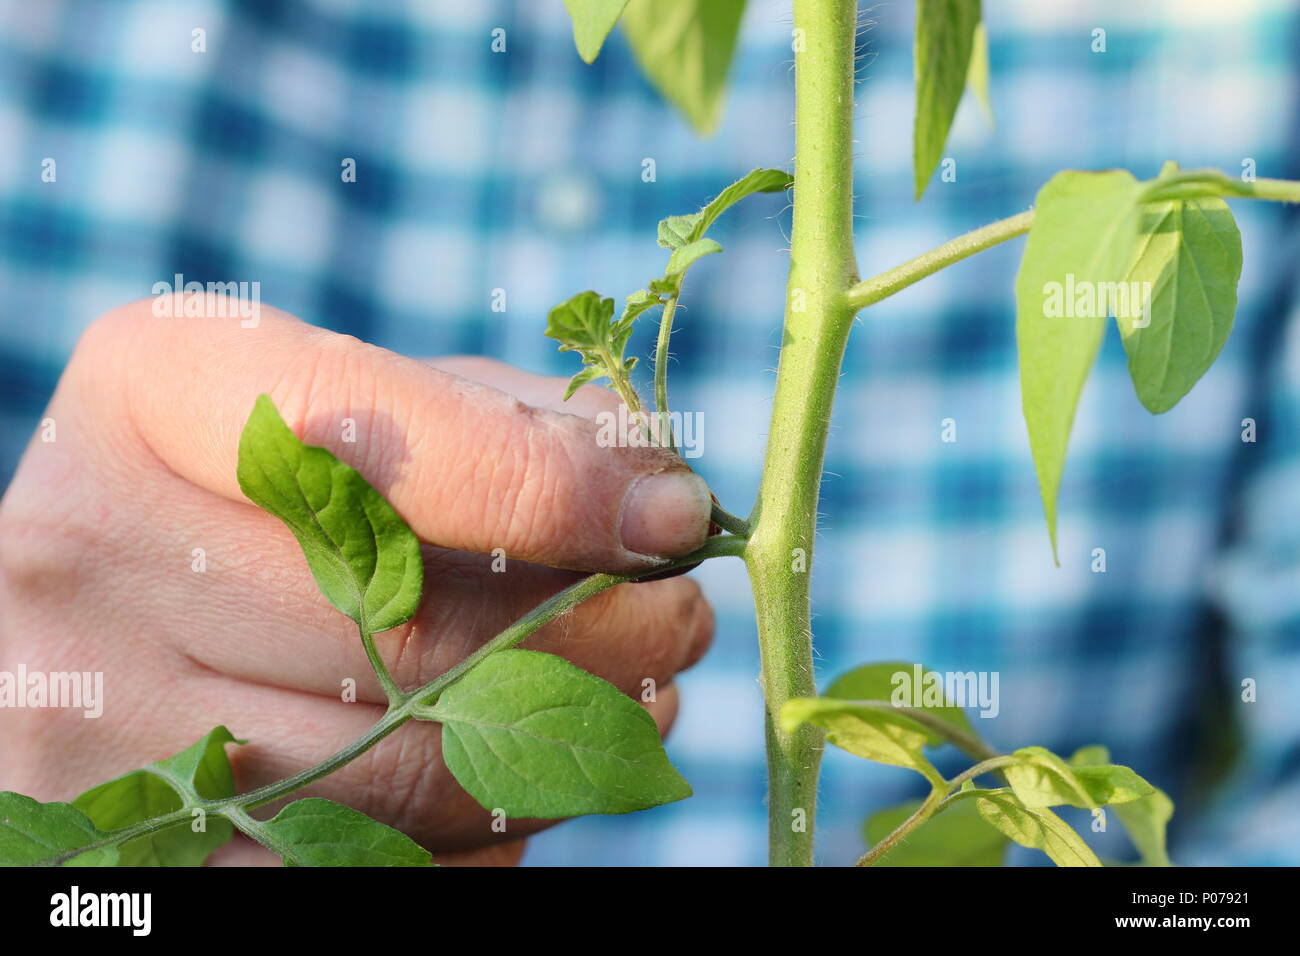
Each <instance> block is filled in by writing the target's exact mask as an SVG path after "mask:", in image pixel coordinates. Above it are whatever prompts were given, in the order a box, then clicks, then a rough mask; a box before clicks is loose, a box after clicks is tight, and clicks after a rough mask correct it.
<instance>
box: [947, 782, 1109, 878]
mask: <svg viewBox="0 0 1300 956" xmlns="http://www.w3.org/2000/svg"><path fill="white" fill-rule="evenodd" d="M970 799H971V800H973V801H974V803H975V807H976V809H977V810H978V811H979V815H980V816H981V817H983V818H984V820H985V822H987V823H988V824H990V825H991V826H993V827H996V828H997V829H998V830H999V831H1000V832H1001V833H1003V834H1005V835H1006V836H1008V837H1010V838H1011V839H1012V840H1014V841H1015V842H1017V843H1019V844H1020V845H1021V846H1023V847H1028V848H1029V849H1031V850H1042V851H1043V852H1044V853H1046V854H1047V855H1048V856H1049V857H1050V858H1051V860H1052V862H1053V863H1055V864H1056V865H1057V866H1101V861H1100V860H1098V859H1097V854H1095V853H1093V852H1092V849H1091V848H1090V847H1089V846H1088V844H1086V843H1084V842H1083V838H1082V837H1081V836H1079V834H1077V833H1075V832H1074V830H1073V829H1072V828H1071V827H1070V825H1069V824H1068V823H1066V822H1065V821H1064V820H1062V819H1061V818H1060V817H1058V816H1057V815H1056V814H1055V813H1053V812H1052V811H1051V810H1048V809H1047V808H1046V807H1034V808H1030V807H1026V806H1025V805H1024V804H1023V803H1021V802H1020V801H1019V800H1018V799H1017V798H1016V795H1015V794H1014V793H1012V792H1011V791H1010V790H1007V789H999V790H981V791H980V795H979V796H977V797H972V798H970Z"/></svg>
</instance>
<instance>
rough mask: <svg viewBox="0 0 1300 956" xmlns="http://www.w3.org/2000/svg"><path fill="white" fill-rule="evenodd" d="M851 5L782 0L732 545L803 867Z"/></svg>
mask: <svg viewBox="0 0 1300 956" xmlns="http://www.w3.org/2000/svg"><path fill="white" fill-rule="evenodd" d="M856 19H857V4H856V3H855V2H853V0H795V2H794V25H795V29H796V31H802V33H801V36H802V41H803V42H802V43H801V44H799V45H798V49H797V51H796V53H795V162H794V198H795V203H794V228H793V232H792V235H791V250H790V277H789V285H788V293H787V297H786V311H785V329H784V333H783V335H782V341H781V358H780V362H779V364H778V368H777V379H776V392H775V395H774V396H773V408H772V423H771V428H770V429H769V432H768V443H767V455H766V459H765V461H764V464H763V477H762V481H761V484H760V486H759V492H758V500H757V502H756V503H755V505H754V512H753V514H752V515H751V517H750V522H749V524H750V528H751V534H750V544H749V547H748V548H747V549H746V552H745V562H746V565H747V567H748V569H749V575H750V581H751V584H752V586H753V591H754V606H755V612H756V615H757V620H758V638H759V651H760V658H761V665H762V678H761V681H762V686H763V694H764V698H765V709H766V715H765V721H766V739H767V768H768V835H769V851H768V858H769V862H771V863H772V864H773V865H775V866H809V865H811V864H812V862H813V834H814V829H815V818H816V812H817V776H818V770H819V767H820V765H821V751H822V735H821V733H820V732H819V731H817V729H816V728H814V727H811V726H808V725H805V726H803V727H800V728H799V729H798V730H796V731H794V732H793V733H789V734H787V733H785V732H784V731H783V730H782V729H781V726H780V722H779V720H778V716H779V714H780V712H781V707H782V706H783V705H784V704H785V702H786V701H787V700H789V699H790V698H792V697H810V696H813V695H814V694H815V693H816V687H815V683H814V680H813V666H812V632H811V628H810V613H809V605H808V590H809V589H808V574H809V571H810V570H811V566H812V565H811V562H812V552H813V536H814V534H815V533H816V519H817V500H818V493H819V491H820V485H821V472H822V460H823V457H824V454H825V449H826V434H827V431H828V429H829V427H830V419H831V405H832V401H833V399H834V394H835V386H836V383H837V381H838V379H839V370H840V362H841V360H842V359H843V356H844V347H845V343H846V341H847V339H848V334H849V329H850V327H851V325H852V321H853V310H852V309H851V308H850V307H849V305H848V303H847V301H846V298H845V291H846V290H847V289H848V287H849V286H850V284H852V283H853V282H854V281H855V280H856V265H855V262H854V255H853V185H852V183H853V166H852V156H853V63H854V31H855V27H856Z"/></svg>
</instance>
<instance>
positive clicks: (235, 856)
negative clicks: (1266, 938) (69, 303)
mask: <svg viewBox="0 0 1300 956" xmlns="http://www.w3.org/2000/svg"><path fill="white" fill-rule="evenodd" d="M563 390H564V382H563V381H562V380H559V379H549V378H540V377H537V376H533V375H530V374H527V373H524V372H521V371H518V370H515V369H512V368H510V367H507V366H504V365H501V364H499V363H496V362H492V361H489V360H484V359H471V358H459V359H444V360H441V361H439V362H434V363H425V362H418V361H416V360H413V359H407V358H403V357H400V356H397V355H394V354H392V353H389V352H386V351H384V350H382V349H379V348H375V347H373V346H369V345H366V344H364V343H361V342H359V341H357V340H356V339H353V338H350V337H347V336H339V335H335V334H333V333H330V332H326V331H323V330H320V329H316V328H313V327H311V326H308V325H305V324H303V323H301V322H299V321H297V320H296V319H294V318H292V317H291V316H287V315H285V314H283V313H279V312H276V311H274V310H272V309H269V308H267V307H263V308H262V314H261V320H260V323H259V324H258V325H257V327H256V328H242V327H241V326H240V324H239V320H238V318H229V319H228V318H158V317H155V316H154V315H153V314H152V311H151V303H150V302H148V301H145V302H139V303H133V304H131V305H128V306H124V307H122V308H120V309H117V310H115V311H113V312H111V313H109V314H107V315H106V316H104V317H102V318H101V319H99V320H97V321H96V322H95V323H94V324H93V325H92V326H91V327H90V329H89V330H88V331H87V332H86V334H85V335H84V336H83V337H82V340H81V341H80V343H79V344H78V346H77V349H76V351H75V354H74V356H73V358H72V360H71V361H70V363H69V365H68V367H67V369H66V371H65V373H64V375H63V378H62V380H61V381H60V383H59V387H58V390H57V392H56V394H55V396H54V398H53V399H52V401H51V403H50V407H49V409H48V411H47V412H46V415H45V417H46V418H48V419H53V420H54V423H55V429H56V431H55V440H54V441H52V442H46V441H42V440H41V435H40V433H39V430H38V434H37V435H36V437H35V438H34V439H33V441H32V442H31V444H30V446H29V447H28V449H27V452H26V454H25V456H24V458H23V460H22V463H21V465H20V467H19V470H18V473H17V475H16V476H15V478H14V480H13V482H12V484H11V485H10V487H9V489H8V491H7V493H6V494H5V497H4V500H3V503H2V504H0V590H2V592H3V593H0V670H11V671H12V670H14V669H15V668H16V667H17V665H18V664H20V663H22V664H25V665H26V666H27V667H28V669H29V670H37V669H39V670H45V671H70V670H75V671H102V672H103V673H104V697H105V707H104V713H103V716H102V717H100V718H99V719H85V718H84V717H83V716H82V712H81V711H79V710H71V709H25V708H24V709H2V710H0V754H3V758H2V759H0V789H4V790H16V791H18V792H21V793H26V794H29V795H31V796H33V797H35V798H37V799H39V800H46V801H48V800H71V799H72V798H73V797H75V796H76V795H77V794H78V793H80V792H81V791H82V790H84V789H87V788H88V787H90V786H92V785H94V784H97V783H99V782H102V781H105V780H108V779H110V778H112V777H114V776H117V775H119V774H122V773H124V772H127V771H129V770H132V769H136V768H138V767H141V766H144V765H146V764H148V763H151V762H153V761H155V760H158V759H160V758H162V757H165V756H167V755H169V754H172V753H175V752H177V751H179V750H181V749H183V748H185V747H187V746H189V745H190V744H192V743H193V742H194V741H196V740H197V739H198V738H199V737H201V736H202V735H203V734H204V733H205V732H207V731H208V730H209V729H210V728H211V727H213V726H215V725H217V724H225V725H227V726H228V727H230V729H231V731H232V732H233V733H234V734H235V735H236V736H237V737H242V738H247V739H248V741H249V743H248V744H247V745H246V746H244V747H233V746H232V747H230V748H228V752H229V753H230V755H231V758H232V762H233V764H234V767H235V773H236V779H237V786H238V788H239V790H241V791H246V790H249V789H252V788H255V787H259V786H262V785H264V784H267V783H271V782H273V781H275V780H278V779H280V778H283V777H285V776H288V775H290V774H292V773H294V772H296V771H298V770H301V769H302V768H304V767H306V766H309V765H311V764H313V763H316V762H318V761H319V760H321V759H323V758H325V757H326V756H328V755H329V754H331V753H333V752H335V751H336V750H338V749H340V748H342V747H343V746H345V745H346V744H348V743H349V742H350V741H352V740H353V739H355V738H356V737H357V736H359V735H360V734H361V733H362V732H363V731H364V730H365V729H366V728H367V727H369V726H370V725H371V724H372V723H373V722H374V721H375V720H376V719H377V718H378V717H379V716H380V715H381V713H382V712H383V707H382V705H381V701H382V700H383V694H382V692H381V690H380V688H379V685H378V683H377V682H376V681H375V679H374V677H373V675H372V674H371V672H370V669H369V666H368V664H367V661H366V658H365V655H364V652H363V650H362V648H361V645H360V642H359V640H358V638H357V634H356V631H355V628H354V626H353V624H352V622H351V621H349V620H348V619H347V618H345V617H344V616H343V615H342V614H340V613H339V612H337V611H335V610H334V609H333V608H331V607H330V606H329V605H328V603H327V602H326V601H325V599H324V598H323V597H321V595H320V594H319V592H318V591H317V589H316V587H315V584H314V582H313V580H312V578H311V575H310V573H309V571H308V570H307V566H306V563H305V561H304V559H303V556H302V554H301V552H300V551H299V549H298V546H297V543H296V542H295V541H294V539H293V538H292V536H291V535H290V534H289V532H288V531H287V529H286V528H285V527H284V526H283V525H282V524H280V522H278V521H277V520H276V519H275V518H273V517H271V516H270V515H267V514H265V513H263V512H261V511H259V510H258V509H257V508H255V507H254V506H253V505H251V504H249V503H248V502H247V500H246V499H244V498H243V496H242V494H241V493H240V491H239V488H238V485H237V483H236V480H235V464H236V452H237V446H238V436H239V431H240V429H241V427H242V425H243V423H244V421H245V420H246V418H247V416H248V413H249V412H250V411H251V409H252V406H253V400H254V398H255V397H256V395H257V394H258V393H260V392H267V393H269V394H270V395H271V397H272V399H273V400H274V401H275V403H276V405H277V406H278V408H279V409H280V411H281V413H282V415H283V416H284V419H285V421H286V422H287V423H288V424H289V427H290V428H292V429H293V430H294V432H295V433H296V434H297V435H298V436H299V437H300V438H302V439H303V440H304V441H306V442H308V443H309V444H318V445H324V446H325V447H327V448H329V449H330V450H331V451H332V452H333V453H334V454H336V455H338V456H339V457H340V458H341V459H343V460H344V461H346V462H348V463H349V464H351V465H352V466H353V467H355V468H357V469H358V470H359V471H360V472H361V473H362V475H364V476H365V477H366V478H367V480H369V481H370V482H371V483H372V484H373V485H374V486H375V487H376V488H378V489H379V491H380V492H381V493H383V494H384V495H385V496H386V497H387V498H388V499H389V500H390V501H391V502H392V503H393V505H394V507H395V508H396V509H397V510H398V512H399V513H400V514H402V515H403V517H404V518H406V520H407V521H408V522H409V523H410V524H411V526H412V527H413V529H414V530H415V532H416V533H417V534H418V535H419V536H420V538H421V540H422V541H424V542H426V546H425V548H424V555H425V568H426V571H425V574H426V579H425V600H424V603H423V606H422V607H421V609H420V612H419V613H418V614H417V615H416V617H415V618H414V619H413V620H412V621H411V622H410V623H409V624H407V625H404V626H402V627H399V628H395V629H394V630H392V631H390V632H387V633H385V634H381V635H379V636H378V637H377V643H378V646H379V649H380V652H381V654H382V656H383V657H384V659H385V660H386V661H387V662H388V664H389V666H390V668H391V669H392V671H393V673H394V676H395V677H396V679H397V681H398V683H399V685H401V686H403V687H406V688H411V687H415V686H418V685H419V684H421V683H424V682H426V681H428V680H430V679H431V678H433V677H434V676H436V675H437V674H439V673H441V672H442V671H444V670H445V669H446V668H447V667H449V666H450V665H451V664H452V663H454V662H455V661H457V660H458V659H460V658H461V657H463V656H464V655H465V654H466V653H468V652H469V651H470V650H472V649H473V648H475V647H477V646H478V645H479V644H481V643H483V642H484V641H486V640H487V639H488V638H490V637H491V636H492V635H493V634H494V633H495V632H496V631H498V630H499V629H500V628H502V627H503V626H505V625H506V624H508V623H509V622H510V621H512V620H513V619H514V618H516V617H518V616H519V615H521V614H522V613H524V612H525V611H527V610H528V609H529V608H531V607H532V606H534V605H536V604H537V603H539V602H541V601H542V600H544V599H545V598H547V597H548V596H550V595H551V594H553V593H554V592H556V591H557V590H559V589H560V588H562V587H564V586H566V585H567V584H569V583H571V582H573V581H575V580H577V579H578V578H579V576H580V575H579V574H577V573H576V572H575V571H573V570H555V568H570V569H582V570H603V571H612V572H628V571H633V570H643V569H647V568H653V567H655V566H656V563H657V562H659V561H662V559H663V558H664V557H668V556H676V555H681V554H685V553H688V552H689V551H691V550H693V549H694V548H696V547H698V546H699V545H700V544H701V543H702V542H703V539H704V536H705V533H706V528H707V524H708V520H707V515H708V501H709V499H708V492H707V489H705V488H704V486H703V483H702V482H700V481H698V479H695V478H694V477H693V476H690V475H689V473H688V472H686V471H685V469H684V468H683V466H682V465H681V464H680V462H679V461H678V460H677V459H676V458H675V456H673V455H672V454H671V452H668V451H665V450H663V449H646V448H627V449H620V448H602V447H599V446H598V444H597V441H596V437H595V436H596V433H597V425H596V423H595V422H594V420H593V419H594V417H595V415H596V414H597V413H598V412H600V411H602V410H613V409H615V408H616V407H617V405H616V399H615V397H614V396H613V394H612V393H611V392H609V391H608V390H606V389H602V388H599V387H596V386H588V387H586V388H585V389H583V390H581V391H580V392H579V393H578V394H577V395H576V396H575V397H574V398H573V399H572V400H571V401H569V402H567V403H561V401H560V397H561V395H562V394H563ZM561 409H562V410H561ZM348 418H351V419H354V420H355V434H356V439H355V442H345V441H343V440H342V436H343V429H344V419H348ZM648 475H658V476H667V475H677V476H679V477H678V478H676V479H670V480H667V481H660V482H659V484H660V485H663V486H664V487H662V488H660V487H658V486H656V487H655V488H654V489H653V490H652V491H651V493H650V494H649V495H648V496H647V497H644V498H643V501H642V508H641V510H640V511H638V510H637V509H636V507H635V506H634V505H633V504H629V505H627V506H626V507H624V505H623V496H624V493H625V492H626V491H627V489H628V488H629V487H630V486H631V485H632V484H633V483H635V481H636V480H638V479H640V478H642V477H644V476H648ZM681 475H687V477H686V478H681V477H680V476H681ZM643 487H644V486H643ZM196 548H202V549H203V551H204V558H205V560H206V570H204V571H203V572H201V573H198V572H196V571H195V570H193V569H192V567H191V565H192V562H193V561H194V557H193V553H194V549H196ZM494 548H503V549H504V550H505V554H506V555H507V566H506V571H505V572H504V573H494V572H493V571H492V570H491V557H490V556H489V555H490V553H491V552H492V550H493V549H494ZM652 556H658V558H656V557H652ZM712 630H713V620H712V614H711V612H710V609H709V607H708V605H707V603H706V602H705V601H704V599H703V597H702V596H701V593H700V590H699V588H698V586H697V585H696V584H695V583H694V582H693V581H691V580H690V579H689V578H684V577H674V578H670V579H666V580H660V581H654V582H649V583H643V584H625V585H621V586H619V587H617V588H614V589H612V590H610V591H607V592H605V593H603V594H601V595H599V596H597V597H596V598H594V599H593V600H591V601H588V602H586V603H584V604H583V605H581V606H580V607H579V608H578V609H577V610H576V611H574V612H573V613H571V614H570V615H568V616H566V617H563V618H561V619H559V620H557V621H554V622H552V623H551V624H550V625H548V626H547V627H545V628H543V629H542V630H541V631H539V632H538V633H537V634H535V635H533V637H532V638H530V639H529V640H528V641H527V642H526V643H525V644H524V645H523V646H525V647H530V648H533V649H536V650H544V651H550V652H553V653H557V654H561V655H563V656H564V657H566V658H568V659H569V660H571V661H573V662H574V663H575V664H577V665H578V666H580V667H582V668H585V669H586V670H589V671H591V672H593V673H595V674H598V675H600V676H601V677H604V678H606V679H608V680H610V681H612V682H613V683H614V684H616V685H617V686H618V687H620V688H621V689H622V690H624V691H625V692H627V693H629V694H633V695H637V696H638V697H639V695H640V693H641V691H642V681H643V680H644V679H645V678H650V679H652V680H654V681H655V682H656V685H657V687H658V693H657V699H656V700H655V701H653V702H651V703H648V704H646V706H647V708H648V710H649V712H650V713H651V714H652V715H653V716H654V718H655V720H656V722H657V723H658V725H659V727H660V730H661V732H662V731H666V730H667V728H668V726H669V725H670V724H671V723H672V721H673V717H674V715H675V713H676V710H677V691H676V687H675V685H674V684H673V683H672V681H673V678H674V676H675V675H676V674H677V673H678V672H680V671H681V670H682V669H684V668H686V667H689V666H690V665H691V664H692V663H694V662H695V661H696V660H697V659H698V658H699V657H700V655H701V654H702V653H703V652H704V650H705V648H706V647H707V645H708V643H709V641H710V639H711V636H712ZM347 678H354V679H355V680H356V688H357V691H356V692H357V697H358V700H357V701H356V702H354V703H345V702H343V700H342V699H341V688H342V686H343V682H344V681H345V679H347ZM439 733H440V732H439V730H438V728H437V727H435V726H432V725H429V724H424V723H415V722H412V723H410V724H408V725H406V726H404V727H402V728H400V729H399V730H398V731H397V732H396V733H394V734H393V735H392V736H390V737H388V738H387V739H385V740H384V741H382V742H381V743H380V744H379V745H378V746H376V747H375V748H374V749H372V750H371V751H369V752H368V753H366V754H364V755H363V756H361V757H360V758H359V759H357V760H356V761H354V762H353V763H351V764H349V765H348V766H346V767H345V768H343V769H342V770H341V771H339V772H337V773H336V774H334V775H332V776H330V777H328V778H326V779H324V780H322V781H320V782H318V783H317V784H315V785H313V786H312V787H310V788H308V789H306V790H303V791H299V792H298V793H297V794H295V797H298V796H306V795H315V796H322V797H326V798H329V799H332V800H337V801H339V802H341V803H345V804H347V805H349V806H352V807H356V808H357V809H359V810H362V811H363V812H365V813H367V814H370V815H371V816H373V817H375V818H376V819H378V820H380V821H382V822H384V823H387V824H389V825H391V826H395V827H397V828H399V829H401V830H403V831H404V832H406V833H407V834H409V835H410V836H411V837H412V838H413V839H415V840H416V841H417V842H419V843H420V844H422V845H423V846H425V847H426V848H428V849H429V850H430V851H431V852H432V853H433V854H434V857H435V860H437V861H438V862H442V863H460V864H475V863H477V864H483V863H510V862H515V861H517V860H518V859H519V857H520V855H521V853H522V850H523V845H524V840H523V837H525V836H526V835H527V834H528V833H530V832H534V831H535V830H536V829H538V828H540V827H541V826H543V825H545V824H542V823H539V822H536V821H514V820H512V821H509V822H508V825H507V832H506V833H505V834H499V833H494V832H492V828H491V822H492V821H491V817H490V815H489V814H488V813H487V811H485V810H483V809H482V808H480V807H479V806H478V805H477V804H476V803H475V802H474V800H473V799H472V798H470V797H469V796H468V795H467V794H466V793H465V792H464V791H463V790H461V788H460V787H459V785H458V784H457V783H456V782H455V780H454V779H453V778H452V777H451V775H450V774H449V773H448V772H447V771H446V769H445V768H444V767H443V765H442V761H441V759H440V755H439ZM258 815H259V816H260V815H262V813H261V811H259V814H258ZM212 862H213V863H224V864H241V865H243V864H258V863H274V862H276V860H275V858H274V857H273V856H272V855H271V854H270V853H268V852H267V851H265V850H264V849H262V848H261V847H260V846H258V845H257V844H255V843H252V842H250V841H248V840H246V839H245V838H243V837H242V836H237V837H236V839H235V841H234V842H233V843H231V844H230V845H229V846H227V847H225V848H223V849H222V850H220V851H218V852H217V854H215V855H214V857H213V859H212Z"/></svg>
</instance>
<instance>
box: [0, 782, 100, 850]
mask: <svg viewBox="0 0 1300 956" xmlns="http://www.w3.org/2000/svg"><path fill="white" fill-rule="evenodd" d="M105 836H107V834H106V833H103V832H102V831H100V830H98V829H96V827H95V825H94V824H93V823H91V822H90V820H89V819H88V818H87V817H86V815H85V814H84V813H82V812H81V811H80V810H78V809H77V808H76V807H74V806H72V804H70V803H40V802H38V801H36V800H33V799H32V798H31V797H26V796H23V795H22V794H21V793H12V792H9V791H5V792H3V793H0V866H32V865H34V864H38V863H43V862H45V861H47V860H52V859H55V858H56V857H59V856H62V855H63V854H64V853H68V852H71V851H72V850H75V849H77V848H78V847H83V846H87V845H88V844H90V843H93V842H95V841H96V840H100V839H103V838H104V837H105ZM116 862H117V848H116V847H112V846H109V847H101V848H100V849H98V850H91V851H89V852H87V853H83V854H81V855H80V856H76V857H73V858H72V859H71V860H68V861H67V862H66V863H64V866H113V865H114V864H115V863H116Z"/></svg>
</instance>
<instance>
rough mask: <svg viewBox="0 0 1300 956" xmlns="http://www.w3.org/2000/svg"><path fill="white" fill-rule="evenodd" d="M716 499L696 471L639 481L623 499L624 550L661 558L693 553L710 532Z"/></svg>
mask: <svg viewBox="0 0 1300 956" xmlns="http://www.w3.org/2000/svg"><path fill="white" fill-rule="evenodd" d="M712 510H713V499H712V498H711V496H710V495H709V486H708V485H706V484H705V483H704V479H703V478H701V477H700V476H699V475H697V474H695V472H693V471H686V470H674V471H661V472H659V473H658V474H657V475H646V476H645V477H644V478H640V479H638V480H637V481H636V482H634V483H633V484H632V485H631V487H629V488H628V490H627V495H626V496H625V497H624V498H623V519H622V520H623V524H622V528H621V531H620V534H621V535H622V539H623V547H625V548H627V550H629V551H635V552H636V553H637V554H645V555H650V556H653V557H659V558H669V557H676V556H678V555H682V554H689V553H690V552H691V551H694V550H695V549H696V548H698V547H700V546H701V545H702V544H704V539H705V538H706V537H707V536H708V533H709V514H710V512H712Z"/></svg>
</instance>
